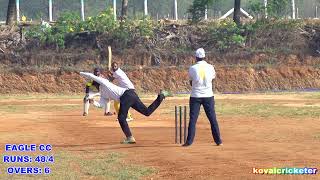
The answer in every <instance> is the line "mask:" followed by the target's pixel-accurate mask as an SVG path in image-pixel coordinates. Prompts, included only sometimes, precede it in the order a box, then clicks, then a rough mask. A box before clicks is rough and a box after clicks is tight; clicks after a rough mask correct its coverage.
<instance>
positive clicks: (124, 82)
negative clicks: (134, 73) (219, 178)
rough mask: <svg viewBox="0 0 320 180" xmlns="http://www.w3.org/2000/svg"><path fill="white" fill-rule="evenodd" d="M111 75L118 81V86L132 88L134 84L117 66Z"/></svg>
mask: <svg viewBox="0 0 320 180" xmlns="http://www.w3.org/2000/svg"><path fill="white" fill-rule="evenodd" d="M113 77H114V78H115V79H116V81H117V82H118V83H119V86H120V87H122V88H127V89H134V85H133V84H132V82H131V81H130V79H129V78H128V76H127V75H126V73H124V72H123V71H122V70H121V69H120V68H118V69H117V70H116V71H115V72H113Z"/></svg>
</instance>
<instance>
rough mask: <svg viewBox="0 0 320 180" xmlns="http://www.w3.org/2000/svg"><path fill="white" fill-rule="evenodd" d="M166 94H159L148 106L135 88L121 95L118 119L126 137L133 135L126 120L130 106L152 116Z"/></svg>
mask: <svg viewBox="0 0 320 180" xmlns="http://www.w3.org/2000/svg"><path fill="white" fill-rule="evenodd" d="M164 98H165V97H164V95H162V94H159V95H158V97H157V99H156V100H154V101H153V103H152V104H151V105H150V106H149V107H146V106H145V105H144V104H143V103H142V102H141V100H140V98H139V97H138V95H137V94H136V92H135V91H134V89H129V90H126V91H125V92H124V94H123V95H122V96H121V97H120V109H119V114H118V120H119V123H120V126H121V129H122V131H123V133H124V134H125V135H126V137H130V136H132V134H131V131H130V128H129V126H128V123H127V121H126V118H127V114H128V111H129V109H130V107H132V108H133V109H135V110H136V111H138V112H139V113H141V114H143V115H145V116H150V115H151V114H152V113H153V112H154V111H155V110H156V109H157V108H158V107H159V105H160V104H161V102H162V101H163V99H164Z"/></svg>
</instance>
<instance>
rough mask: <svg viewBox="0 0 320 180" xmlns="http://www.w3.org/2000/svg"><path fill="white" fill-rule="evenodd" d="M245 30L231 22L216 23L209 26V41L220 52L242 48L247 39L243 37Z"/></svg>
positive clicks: (228, 20) (229, 20)
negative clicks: (237, 47)
mask: <svg viewBox="0 0 320 180" xmlns="http://www.w3.org/2000/svg"><path fill="white" fill-rule="evenodd" d="M244 32H245V29H244V28H243V27H238V26H237V24H236V23H235V22H234V21H233V20H231V19H226V20H223V21H219V22H215V23H213V24H211V25H209V26H208V34H209V41H211V42H212V43H214V44H215V45H216V48H217V49H219V50H220V51H225V50H228V49H230V48H233V47H236V46H242V45H243V44H244V43H245V41H246V37H245V36H243V34H244Z"/></svg>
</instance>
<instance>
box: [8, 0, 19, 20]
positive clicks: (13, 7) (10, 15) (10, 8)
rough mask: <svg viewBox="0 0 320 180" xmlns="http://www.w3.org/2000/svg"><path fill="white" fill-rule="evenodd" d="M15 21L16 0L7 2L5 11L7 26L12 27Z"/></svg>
mask: <svg viewBox="0 0 320 180" xmlns="http://www.w3.org/2000/svg"><path fill="white" fill-rule="evenodd" d="M16 21H17V4H16V0H9V4H8V10H7V22H6V24H7V25H9V26H12V25H14V23H15V22H16Z"/></svg>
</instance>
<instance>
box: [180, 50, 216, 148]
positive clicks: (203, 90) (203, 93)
mask: <svg viewBox="0 0 320 180" xmlns="http://www.w3.org/2000/svg"><path fill="white" fill-rule="evenodd" d="M204 58H205V51H204V49H203V48H200V49H198V50H197V51H196V61H197V62H196V64H195V65H193V66H191V67H190V69H189V77H190V84H191V86H192V91H191V96H190V101H189V106H190V122H189V127H188V137H187V141H186V143H185V144H183V146H190V145H191V144H192V143H193V139H194V136H195V131H196V123H197V119H198V116H199V111H200V106H201V105H203V108H204V110H205V112H206V115H207V117H208V119H209V121H210V125H211V132H212V136H213V139H214V142H215V143H216V144H217V145H218V146H219V145H222V141H221V138H220V131H219V125H218V122H217V118H216V113H215V110H214V104H215V103H214V96H213V90H212V80H213V79H214V78H215V77H216V72H215V70H214V67H213V66H212V65H211V64H208V63H207V62H206V61H205V60H204Z"/></svg>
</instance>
